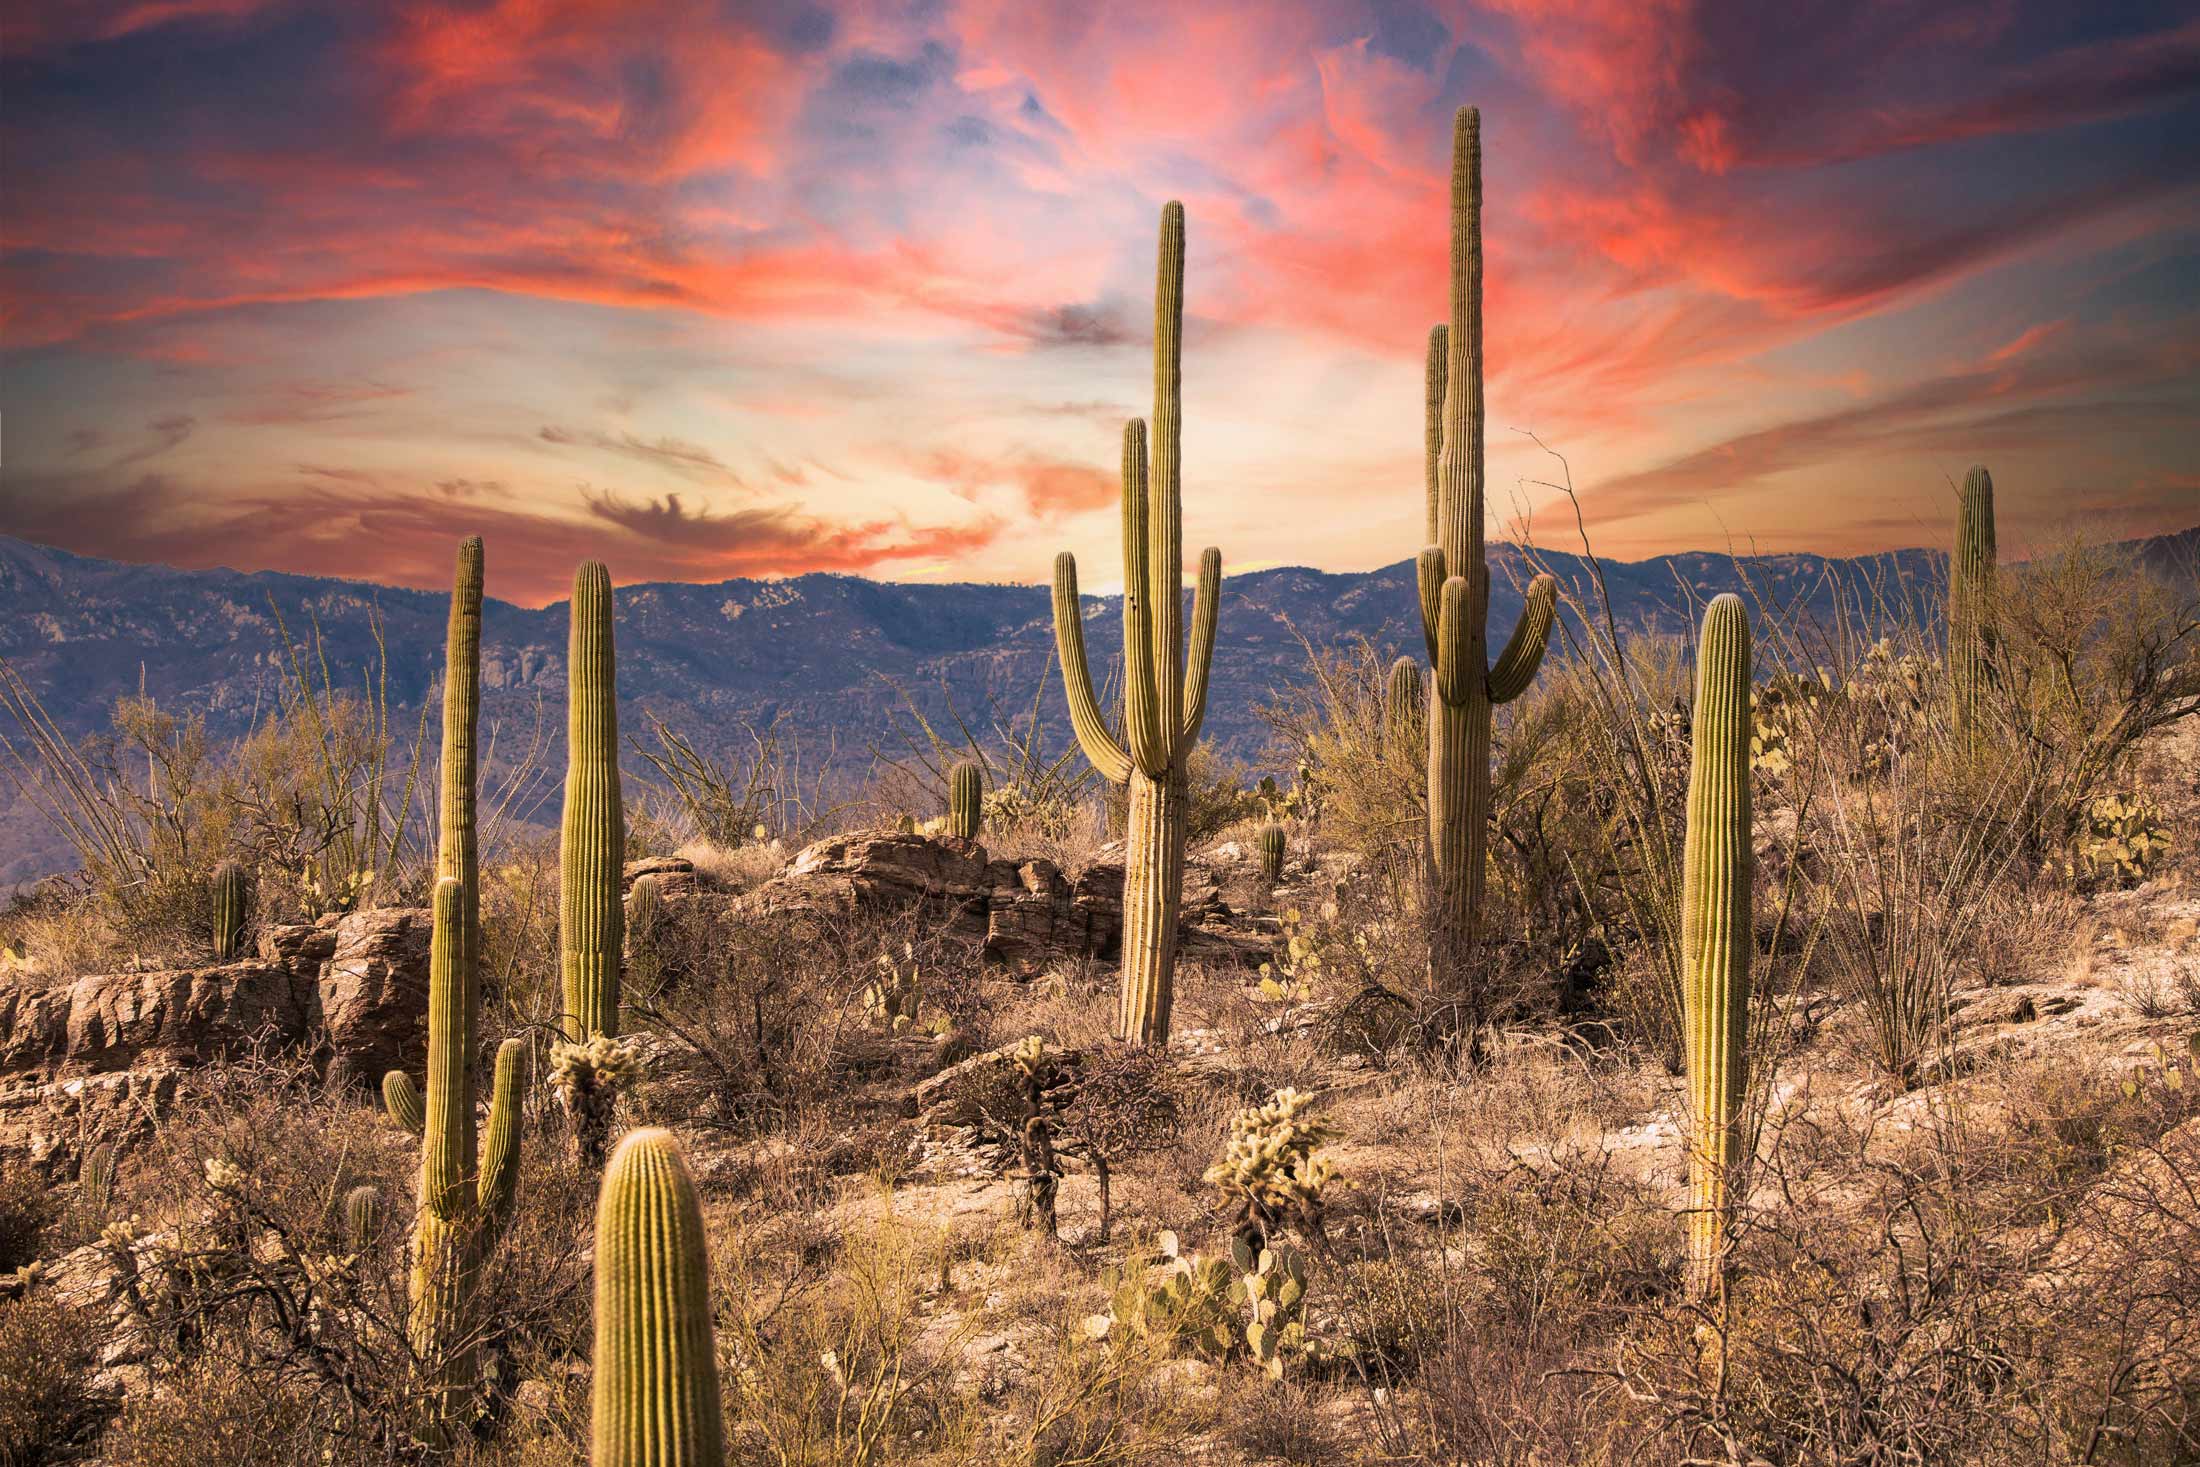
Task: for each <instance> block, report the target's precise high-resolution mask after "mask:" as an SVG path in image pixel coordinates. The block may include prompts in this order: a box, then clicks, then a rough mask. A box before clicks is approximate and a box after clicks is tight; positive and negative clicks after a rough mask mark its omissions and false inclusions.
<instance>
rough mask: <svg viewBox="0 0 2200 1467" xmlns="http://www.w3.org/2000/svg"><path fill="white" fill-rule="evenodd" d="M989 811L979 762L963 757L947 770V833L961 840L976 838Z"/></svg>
mask: <svg viewBox="0 0 2200 1467" xmlns="http://www.w3.org/2000/svg"><path fill="white" fill-rule="evenodd" d="M984 814H985V787H984V784H983V782H982V781H981V780H980V778H979V775H978V766H977V764H976V763H975V762H974V761H972V760H969V759H965V760H963V761H962V762H961V763H960V764H957V765H956V766H955V767H954V768H953V769H950V770H949V771H948V772H947V833H948V834H949V835H951V836H954V837H955V838H956V839H957V840H976V839H977V838H978V824H979V821H980V820H981V819H982V817H983V816H984Z"/></svg>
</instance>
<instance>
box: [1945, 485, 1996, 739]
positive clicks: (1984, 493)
mask: <svg viewBox="0 0 2200 1467" xmlns="http://www.w3.org/2000/svg"><path fill="white" fill-rule="evenodd" d="M1994 556H1995V550H1994V476H1993V475H1992V474H1989V473H1987V472H1986V466H1985V465H1984V464H1973V465H1972V466H1971V471H1970V472H1969V473H1967V474H1965V475H1964V476H1963V496H1962V501H1961V503H1960V505H1959V507H1958V509H1957V513H1956V546H1955V553H1954V554H1953V555H1951V556H1950V557H1949V558H1948V686H1949V689H1950V691H1951V693H1952V694H1953V696H1954V699H1955V725H1956V727H1957V728H1958V729H1959V730H1966V731H1967V730H1971V729H1974V728H1976V727H1977V725H1978V719H1979V705H1980V701H1981V699H1983V697H1984V696H1985V692H1986V685H1987V681H1988V679H1989V678H1991V677H1992V675H1993V674H1992V668H1993V661H1992V658H1993V647H1994Z"/></svg>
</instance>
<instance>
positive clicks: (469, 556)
mask: <svg viewBox="0 0 2200 1467" xmlns="http://www.w3.org/2000/svg"><path fill="white" fill-rule="evenodd" d="M484 570H485V559H484V556H483V553H482V546H481V537H480V536H479V535H469V536H467V537H466V538H465V539H464V540H461V541H459V542H458V568H457V572H456V574H455V575H454V576H453V577H452V582H451V619H450V625H449V627H448V629H447V631H446V634H445V642H444V653H443V753H442V758H441V761H440V765H439V772H440V776H441V778H440V788H439V800H438V804H437V811H438V821H437V830H436V847H435V874H436V879H437V880H441V879H443V878H444V877H449V878H450V879H451V880H453V881H455V882H457V883H458V885H459V891H460V894H461V896H462V897H463V899H464V902H465V906H466V931H465V939H466V954H467V957H468V960H469V961H471V960H473V959H475V958H477V957H478V955H479V954H480V952H481V856H480V847H479V843H478V839H477V837H476V835H475V820H474V814H475V812H474V788H475V781H476V777H477V769H476V755H475V750H474V743H475V738H476V736H477V735H478V733H479V732H480V727H481V585H482V577H483V574H484Z"/></svg>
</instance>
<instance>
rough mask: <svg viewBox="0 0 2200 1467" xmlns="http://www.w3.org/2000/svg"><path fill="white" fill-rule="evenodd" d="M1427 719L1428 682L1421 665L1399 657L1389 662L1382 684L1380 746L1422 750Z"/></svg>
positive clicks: (1403, 752)
mask: <svg viewBox="0 0 2200 1467" xmlns="http://www.w3.org/2000/svg"><path fill="white" fill-rule="evenodd" d="M1427 718H1428V682H1427V679H1425V678H1424V677H1422V675H1421V664H1420V663H1418V662H1416V661H1414V660H1413V659H1412V658H1410V657H1401V658H1399V659H1398V660H1397V661H1396V662H1393V663H1391V664H1390V677H1389V679H1388V680H1387V681H1386V682H1385V683H1384V684H1383V747H1384V748H1385V749H1390V750H1395V751H1396V752H1397V753H1398V754H1399V755H1404V754H1405V753H1407V752H1408V751H1409V750H1410V751H1416V752H1417V751H1419V750H1421V748H1422V747H1423V744H1422V740H1423V739H1424V738H1425V737H1426V728H1425V723H1426V721H1427Z"/></svg>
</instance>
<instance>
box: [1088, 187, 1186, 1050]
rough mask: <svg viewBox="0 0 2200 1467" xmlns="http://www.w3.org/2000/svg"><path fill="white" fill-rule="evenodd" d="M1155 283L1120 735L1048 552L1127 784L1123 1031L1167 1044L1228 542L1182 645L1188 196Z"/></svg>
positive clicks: (1094, 733) (1101, 722)
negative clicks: (1188, 832) (1193, 771)
mask: <svg viewBox="0 0 2200 1467" xmlns="http://www.w3.org/2000/svg"><path fill="white" fill-rule="evenodd" d="M1157 274H1158V280H1157V283H1156V286H1155V290H1154V344H1153V376H1154V405H1153V458H1152V462H1151V463H1150V464H1149V463H1148V461H1147V455H1146V425H1145V424H1144V423H1142V422H1140V421H1139V420H1138V419H1136V418H1133V419H1131V420H1130V421H1129V422H1128V423H1126V424H1124V425H1123V684H1124V696H1123V703H1124V737H1123V739H1122V740H1121V741H1120V742H1118V741H1117V739H1116V736H1115V733H1114V731H1113V730H1112V729H1111V728H1110V727H1109V723H1108V719H1107V718H1106V716H1105V715H1104V714H1102V713H1101V711H1100V700H1099V698H1098V696H1097V695H1096V694H1095V693H1094V691H1093V681H1092V670H1091V668H1090V667H1089V666H1088V665H1087V663H1086V661H1085V630H1084V608H1083V606H1082V604H1081V603H1080V602H1079V600H1078V596H1077V558H1076V557H1075V556H1073V555H1071V554H1069V553H1068V552H1067V551H1064V552H1063V553H1062V554H1061V555H1059V556H1056V557H1055V561H1054V635H1055V640H1056V642H1057V643H1058V644H1059V646H1060V649H1061V657H1062V683H1063V686H1064V687H1065V688H1066V689H1067V691H1068V694H1069V713H1070V723H1071V726H1072V727H1074V728H1075V729H1076V731H1077V741H1078V743H1080V744H1082V745H1083V746H1084V750H1085V757H1086V758H1088V759H1090V760H1091V761H1092V765H1093V768H1095V769H1097V770H1099V771H1100V774H1101V775H1102V777H1104V778H1106V779H1109V780H1113V781H1115V782H1116V783H1118V784H1123V783H1128V785H1129V786H1130V817H1129V823H1128V828H1127V829H1126V831H1125V839H1124V843H1123V991H1122V1002H1121V1005H1120V1007H1119V1010H1118V1015H1117V1032H1119V1033H1120V1034H1121V1035H1122V1037H1123V1038H1125V1039H1127V1040H1129V1041H1131V1042H1133V1043H1137V1044H1165V1043H1167V1042H1168V1038H1169V1005H1170V1002H1171V1000H1172V998H1173V997H1174V986H1175V974H1176V936H1177V934H1176V925H1177V912H1178V908H1179V906H1180V904H1181V902H1182V900H1183V887H1184V836H1185V824H1186V804H1187V798H1188V795H1187V790H1186V786H1185V768H1186V765H1187V763H1188V761H1189V760H1190V758H1191V752H1192V746H1193V745H1194V744H1196V743H1197V742H1198V741H1199V727H1200V724H1201V723H1202V722H1204V721H1205V719H1206V715H1207V669H1208V664H1209V663H1210V662H1211V661H1212V660H1213V658H1214V650H1215V615H1216V603H1217V601H1218V600H1219V599H1220V596H1221V592H1222V552H1221V551H1219V550H1215V549H1212V548H1210V549H1207V550H1205V551H1203V552H1201V554H1200V557H1199V589H1198V592H1197V594H1196V596H1195V597H1194V600H1193V604H1192V645H1191V653H1190V656H1189V657H1187V656H1186V655H1185V648H1184V499H1183V486H1182V482H1181V469H1182V465H1183V431H1182V392H1183V375H1184V372H1183V354H1184V353H1183V347H1184V206H1183V205H1182V204H1179V203H1175V202H1173V201H1172V202H1170V203H1169V204H1168V205H1167V206H1166V207H1164V208H1163V209H1162V211H1161V260H1160V267H1159V270H1158V272H1157Z"/></svg>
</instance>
